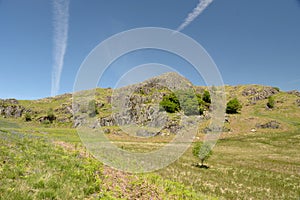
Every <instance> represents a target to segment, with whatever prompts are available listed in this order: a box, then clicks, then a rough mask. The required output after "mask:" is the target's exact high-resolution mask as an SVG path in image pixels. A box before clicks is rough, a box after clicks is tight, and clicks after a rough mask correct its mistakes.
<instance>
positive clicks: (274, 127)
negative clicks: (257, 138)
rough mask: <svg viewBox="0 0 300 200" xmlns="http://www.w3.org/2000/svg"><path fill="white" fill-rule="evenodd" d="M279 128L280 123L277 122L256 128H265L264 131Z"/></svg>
mask: <svg viewBox="0 0 300 200" xmlns="http://www.w3.org/2000/svg"><path fill="white" fill-rule="evenodd" d="M279 127H280V123H279V122H277V121H275V120H272V121H269V122H267V123H265V124H257V125H256V128H263V129H266V128H271V129H278V128H279Z"/></svg>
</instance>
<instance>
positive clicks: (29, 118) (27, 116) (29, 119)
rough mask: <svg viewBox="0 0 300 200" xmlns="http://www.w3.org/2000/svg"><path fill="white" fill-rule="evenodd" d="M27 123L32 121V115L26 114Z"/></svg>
mask: <svg viewBox="0 0 300 200" xmlns="http://www.w3.org/2000/svg"><path fill="white" fill-rule="evenodd" d="M25 121H26V122H29V121H31V115H30V113H28V112H27V113H25Z"/></svg>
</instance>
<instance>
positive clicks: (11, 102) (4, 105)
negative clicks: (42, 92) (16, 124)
mask: <svg viewBox="0 0 300 200" xmlns="http://www.w3.org/2000/svg"><path fill="white" fill-rule="evenodd" d="M18 104H19V102H18V101H17V100H16V99H1V100H0V115H2V116H3V117H15V118H18V117H21V116H22V114H23V112H24V110H25V108H24V107H23V106H20V105H18Z"/></svg>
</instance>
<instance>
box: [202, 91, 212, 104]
mask: <svg viewBox="0 0 300 200" xmlns="http://www.w3.org/2000/svg"><path fill="white" fill-rule="evenodd" d="M202 100H203V101H204V102H206V103H211V98H210V94H209V92H208V91H207V90H204V92H203V96H202Z"/></svg>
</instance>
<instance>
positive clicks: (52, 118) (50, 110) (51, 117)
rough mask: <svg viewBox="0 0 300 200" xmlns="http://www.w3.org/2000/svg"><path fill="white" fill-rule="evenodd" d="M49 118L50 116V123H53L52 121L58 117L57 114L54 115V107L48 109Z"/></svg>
mask: <svg viewBox="0 0 300 200" xmlns="http://www.w3.org/2000/svg"><path fill="white" fill-rule="evenodd" d="M47 118H48V120H49V121H50V123H52V122H53V121H54V120H55V119H56V117H55V115H54V113H53V109H52V108H50V109H49V110H48V113H47Z"/></svg>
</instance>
